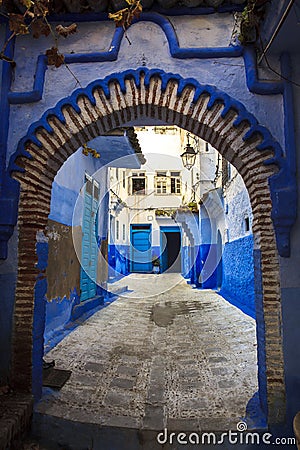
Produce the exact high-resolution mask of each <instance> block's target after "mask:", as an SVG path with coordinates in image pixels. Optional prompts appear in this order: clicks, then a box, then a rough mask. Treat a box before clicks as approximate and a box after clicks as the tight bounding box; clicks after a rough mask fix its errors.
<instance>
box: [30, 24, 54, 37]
mask: <svg viewBox="0 0 300 450" xmlns="http://www.w3.org/2000/svg"><path fill="white" fill-rule="evenodd" d="M31 32H32V36H33V37H34V39H38V38H39V37H40V36H42V35H44V36H49V34H50V33H51V29H50V27H49V25H48V24H47V23H45V21H44V20H43V19H36V20H34V21H33V22H32V24H31Z"/></svg>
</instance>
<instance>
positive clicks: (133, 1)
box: [108, 0, 143, 30]
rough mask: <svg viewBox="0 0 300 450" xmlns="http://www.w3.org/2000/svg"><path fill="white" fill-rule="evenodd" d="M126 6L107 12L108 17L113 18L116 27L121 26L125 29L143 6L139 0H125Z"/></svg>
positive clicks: (137, 16) (136, 17) (138, 14)
mask: <svg viewBox="0 0 300 450" xmlns="http://www.w3.org/2000/svg"><path fill="white" fill-rule="evenodd" d="M126 2H127V3H128V5H129V6H128V8H124V9H120V11H117V12H115V13H110V14H108V17H109V18H110V19H113V20H114V22H115V24H116V26H117V27H122V28H124V29H125V30H126V29H127V28H128V27H129V26H130V25H131V24H132V22H133V20H134V19H138V18H139V16H140V14H141V12H142V10H143V8H142V5H141V3H140V0H126Z"/></svg>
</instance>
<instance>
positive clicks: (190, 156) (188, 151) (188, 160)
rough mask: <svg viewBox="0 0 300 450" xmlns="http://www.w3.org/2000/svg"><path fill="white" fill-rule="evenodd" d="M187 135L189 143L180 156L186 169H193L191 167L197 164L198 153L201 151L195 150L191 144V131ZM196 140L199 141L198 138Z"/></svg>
mask: <svg viewBox="0 0 300 450" xmlns="http://www.w3.org/2000/svg"><path fill="white" fill-rule="evenodd" d="M186 137H187V144H186V146H185V147H184V150H185V151H184V152H183V153H182V155H180V157H181V159H182V164H183V166H184V167H185V168H186V169H188V170H191V168H192V167H193V166H194V165H195V162H196V155H197V154H198V153H199V151H198V149H197V150H195V149H194V147H193V146H192V145H191V144H190V137H191V135H190V133H187V134H186ZM194 139H195V138H194ZM195 142H196V143H197V140H196V139H195Z"/></svg>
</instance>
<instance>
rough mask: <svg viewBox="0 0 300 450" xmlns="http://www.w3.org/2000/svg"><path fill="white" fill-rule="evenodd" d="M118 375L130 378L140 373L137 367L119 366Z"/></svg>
mask: <svg viewBox="0 0 300 450" xmlns="http://www.w3.org/2000/svg"><path fill="white" fill-rule="evenodd" d="M117 373H118V374H121V375H125V376H128V377H135V376H136V375H137V373H138V369H137V368H136V367H129V366H119V367H118V370H117Z"/></svg>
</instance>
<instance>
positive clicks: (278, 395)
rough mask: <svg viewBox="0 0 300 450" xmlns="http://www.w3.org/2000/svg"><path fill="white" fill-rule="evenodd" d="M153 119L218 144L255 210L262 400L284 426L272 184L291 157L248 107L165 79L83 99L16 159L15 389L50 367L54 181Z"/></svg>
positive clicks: (123, 84)
mask: <svg viewBox="0 0 300 450" xmlns="http://www.w3.org/2000/svg"><path fill="white" fill-rule="evenodd" d="M145 117H149V118H154V119H158V120H160V121H162V122H164V123H166V124H168V123H169V124H175V125H178V126H179V127H181V128H184V129H185V130H188V131H191V132H192V133H194V134H195V135H197V136H199V137H201V138H203V139H204V140H206V141H208V142H210V143H211V144H212V145H213V146H214V147H215V148H216V149H217V150H218V151H219V152H220V153H221V154H222V155H223V156H224V157H225V158H226V159H227V160H228V161H229V162H230V163H232V164H233V165H234V166H235V167H236V168H237V170H238V171H239V173H240V174H241V176H242V177H243V180H244V182H245V185H246V187H247V189H248V192H249V196H250V200H251V204H252V209H253V216H254V221H253V233H254V242H255V247H256V250H255V251H258V253H259V255H260V258H259V264H256V265H259V266H260V267H259V269H258V272H257V273H256V278H257V280H261V285H260V286H261V288H260V289H259V290H258V293H257V330H258V361H259V385H260V400H261V404H262V405H263V409H264V412H265V413H267V414H268V420H269V423H274V422H277V421H279V420H281V418H282V411H284V409H285V408H284V397H285V388H284V366H283V352H282V338H281V304H280V285H279V265H278V253H277V248H276V240H275V234H274V228H273V224H272V219H271V210H272V201H271V192H270V184H271V183H270V180H271V179H274V177H276V176H278V175H276V173H277V172H280V169H281V168H282V165H283V159H284V158H283V156H282V151H281V148H280V146H279V144H278V143H276V142H275V141H274V140H273V139H272V137H271V135H270V133H269V132H268V130H267V129H265V128H264V127H262V126H260V125H259V124H258V123H257V120H256V119H255V118H254V117H253V116H252V115H251V114H250V113H248V112H247V111H246V109H245V107H244V106H243V105H242V104H241V103H239V102H237V101H235V100H234V99H232V98H231V97H229V96H228V95H227V94H225V93H223V92H220V91H218V90H217V89H216V88H215V87H213V86H203V85H201V84H199V82H198V81H196V80H194V79H183V78H181V77H180V76H179V75H174V74H167V73H165V72H163V71H162V70H148V69H146V68H141V69H137V70H130V71H126V72H123V73H119V74H115V75H110V76H108V77H107V78H105V79H104V80H101V81H95V82H93V83H91V84H90V85H89V86H88V87H87V88H85V89H78V90H77V91H75V92H74V93H73V94H72V96H71V97H68V98H66V99H64V100H62V101H60V102H59V103H58V104H57V105H56V107H55V108H53V109H51V110H48V111H47V112H46V113H45V114H44V115H43V117H42V118H41V119H40V120H39V121H38V122H36V123H34V124H32V125H31V127H30V128H29V130H28V133H27V135H26V136H25V137H24V138H23V139H22V140H21V141H20V142H19V146H18V149H17V151H16V153H15V154H14V155H13V156H12V159H11V161H10V172H11V174H12V176H13V178H15V179H16V180H18V181H19V185H20V199H19V215H18V231H19V254H18V279H17V286H16V298H15V312H14V333H13V349H12V380H13V383H14V385H15V387H16V388H19V389H21V388H22V389H24V388H26V389H27V390H30V389H32V385H33V384H34V382H35V380H34V375H33V373H34V367H35V364H37V365H39V364H40V365H41V361H38V362H35V353H36V351H35V341H38V340H39V339H40V342H42V340H41V336H39V334H40V335H42V333H43V326H41V327H40V332H39V331H36V329H35V321H36V317H37V315H38V311H39V309H40V308H41V305H40V303H41V298H43V296H42V295H38V292H37V291H40V294H43V292H46V287H45V286H46V280H45V274H44V271H45V267H43V264H41V263H40V262H37V255H36V236H37V234H38V233H39V232H40V231H43V230H44V229H45V227H46V224H47V219H48V214H49V210H50V199H51V185H52V181H53V179H54V177H55V175H56V173H57V171H58V170H59V168H60V167H61V165H62V164H63V163H64V161H66V159H67V158H68V157H69V156H70V155H71V154H72V153H73V152H75V151H76V150H77V149H78V148H79V147H80V146H81V145H82V144H84V143H85V142H88V141H89V140H91V139H93V138H95V137H97V136H99V135H101V134H103V133H105V132H107V131H109V130H111V129H113V128H117V127H119V126H121V125H122V124H125V123H128V122H136V123H138V121H139V119H142V118H145ZM35 262H36V263H35ZM257 280H256V281H257ZM35 299H36V301H35ZM38 299H40V300H39V301H38ZM40 345H41V344H40ZM39 359H41V356H39Z"/></svg>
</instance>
